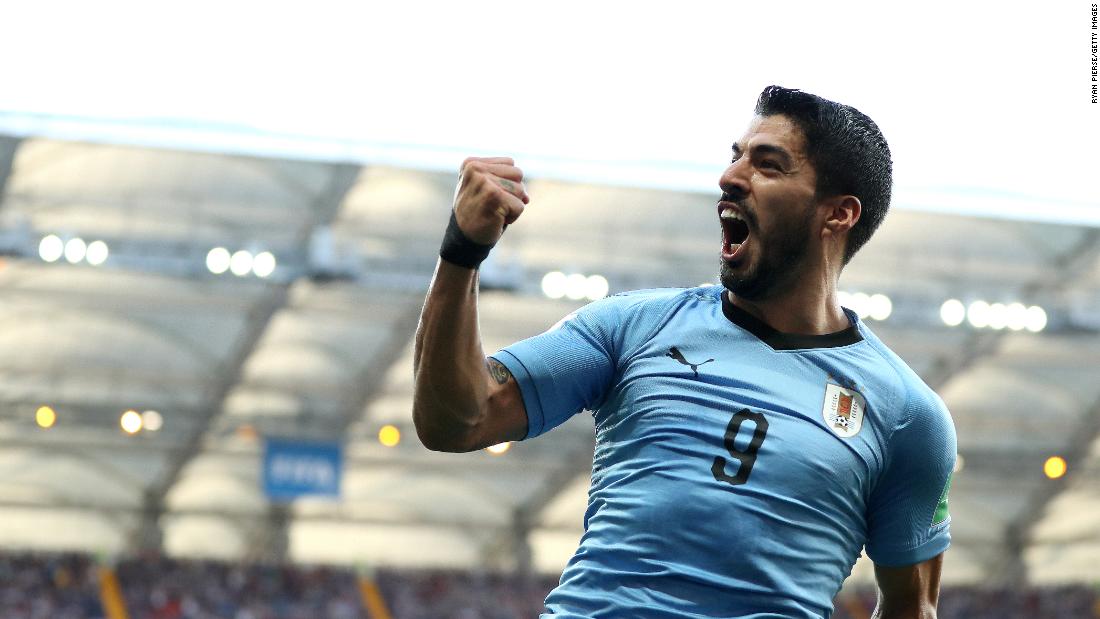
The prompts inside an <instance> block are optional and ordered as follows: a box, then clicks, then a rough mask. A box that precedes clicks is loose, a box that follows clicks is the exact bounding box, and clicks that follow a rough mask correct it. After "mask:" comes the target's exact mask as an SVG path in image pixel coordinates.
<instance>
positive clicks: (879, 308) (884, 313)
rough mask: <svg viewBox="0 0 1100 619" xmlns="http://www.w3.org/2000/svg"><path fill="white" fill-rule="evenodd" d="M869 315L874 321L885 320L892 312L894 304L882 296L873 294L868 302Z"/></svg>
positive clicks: (888, 298)
mask: <svg viewBox="0 0 1100 619" xmlns="http://www.w3.org/2000/svg"><path fill="white" fill-rule="evenodd" d="M868 304H869V306H870V307H869V310H868V311H869V313H870V315H871V318H873V319H875V320H886V319H887V318H889V317H890V314H892V313H893V311H894V303H893V302H892V301H891V300H890V297H888V296H886V295H884V294H873V295H871V299H870V301H869V303H868Z"/></svg>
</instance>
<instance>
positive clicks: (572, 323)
mask: <svg viewBox="0 0 1100 619" xmlns="http://www.w3.org/2000/svg"><path fill="white" fill-rule="evenodd" d="M619 301H620V300H619V299H618V298H617V297H609V298H606V299H602V300H600V301H596V302H594V303H590V304H588V305H586V306H585V307H582V308H581V309H579V310H577V311H576V312H573V313H572V314H569V315H568V316H566V317H565V318H563V319H562V320H561V321H559V322H558V324H556V325H554V326H553V327H551V328H550V329H549V330H548V331H546V332H545V333H543V334H541V335H536V336H535V337H532V338H528V339H526V340H522V341H520V342H517V343H515V344H512V345H511V346H508V347H506V348H504V349H502V350H500V351H498V352H496V353H494V354H492V355H490V356H491V357H493V358H494V359H496V360H497V361H500V362H501V363H503V364H504V366H505V367H507V368H508V371H510V372H511V373H512V375H513V376H515V378H516V382H517V383H519V388H520V392H521V394H522V395H523V405H524V407H525V408H526V409H527V436H526V438H534V437H536V436H538V435H540V434H543V433H545V432H548V431H549V430H551V429H553V428H555V427H557V426H559V425H561V424H562V423H564V422H565V421H566V420H567V419H569V418H570V417H572V416H573V415H575V414H577V413H578V412H580V411H582V410H584V409H589V410H594V409H595V408H597V407H598V406H599V404H600V403H601V402H602V401H603V399H604V397H605V396H606V394H607V391H608V389H609V388H610V386H611V381H612V377H613V376H614V374H615V369H616V365H617V362H618V355H619V346H618V344H619V343H620V342H619V341H618V337H617V333H616V331H617V328H618V326H619V325H620V324H621V320H620V314H621V311H622V308H621V307H620V305H621V303H620V302H619Z"/></svg>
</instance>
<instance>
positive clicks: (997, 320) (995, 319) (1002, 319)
mask: <svg viewBox="0 0 1100 619" xmlns="http://www.w3.org/2000/svg"><path fill="white" fill-rule="evenodd" d="M1007 326H1008V308H1007V307H1005V305H1004V303H994V304H993V305H990V306H989V328H990V329H996V330H998V331H1000V330H1001V329H1004V328H1005V327H1007Z"/></svg>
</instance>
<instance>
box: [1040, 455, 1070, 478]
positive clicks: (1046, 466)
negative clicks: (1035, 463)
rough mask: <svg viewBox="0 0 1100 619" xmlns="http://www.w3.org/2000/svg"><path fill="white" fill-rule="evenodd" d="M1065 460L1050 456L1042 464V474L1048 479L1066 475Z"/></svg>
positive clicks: (1060, 457)
mask: <svg viewBox="0 0 1100 619" xmlns="http://www.w3.org/2000/svg"><path fill="white" fill-rule="evenodd" d="M1066 468H1067V466H1066V459H1065V458H1063V457H1062V456H1051V457H1049V458H1047V460H1046V462H1044V463H1043V474H1045V475H1046V476H1047V477H1048V478H1050V479H1058V478H1059V477H1061V476H1063V475H1065V474H1066Z"/></svg>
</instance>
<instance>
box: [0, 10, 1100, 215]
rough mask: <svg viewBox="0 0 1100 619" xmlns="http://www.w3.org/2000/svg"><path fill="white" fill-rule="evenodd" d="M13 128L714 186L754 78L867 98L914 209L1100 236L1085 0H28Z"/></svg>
mask: <svg viewBox="0 0 1100 619" xmlns="http://www.w3.org/2000/svg"><path fill="white" fill-rule="evenodd" d="M4 21H5V26H6V28H5V36H4V37H3V38H0V54H3V57H4V58H5V59H6V62H5V63H4V67H5V75H4V82H3V84H4V86H3V87H2V88H0V132H5V133H14V134H20V135H47V136H54V137H61V138H68V139H89V140H103V141H121V142H133V143H139V144H146V145H161V146H169V147H182V148H196V149H203V150H228V151H232V152H244V153H256V154H264V155H275V156H292V157H315V158H321V159H334V158H335V159H352V160H357V161H364V162H368V163H384V164H395V165H403V166H412V167H418V168H427V169H443V170H452V169H455V168H456V167H457V165H458V163H459V162H460V161H461V160H462V158H463V157H464V156H465V155H466V154H509V155H513V156H515V157H516V159H517V161H518V163H519V164H520V165H521V166H522V167H523V168H524V169H525V170H526V171H527V172H528V173H529V174H530V175H534V176H544V177H556V178H563V179H568V180H578V181H592V182H607V183H615V184H625V185H639V186H649V187H661V188H671V189H678V190H692V191H715V190H716V182H717V177H718V174H719V173H720V171H721V170H722V168H723V166H724V164H725V161H726V160H727V158H728V156H729V146H730V144H731V142H732V141H733V140H734V139H736V138H737V137H738V136H739V135H740V134H741V132H742V131H743V130H744V128H745V126H746V125H747V122H748V120H749V118H750V116H751V108H752V104H753V102H754V100H755V97H756V95H757V94H758V93H759V91H760V90H761V88H763V87H764V86H766V85H768V84H772V83H776V84H781V85H784V86H790V87H797V88H802V89H805V90H808V91H810V92H814V93H816V94H820V95H822V96H825V97H828V98H833V99H837V100H840V101H842V102H845V103H850V104H852V105H854V106H856V107H858V108H860V109H861V110H863V111H864V112H866V113H868V114H869V115H870V116H871V117H872V118H874V119H875V120H876V121H877V122H878V123H879V125H880V126H881V127H882V129H883V131H884V133H885V135H886V137H887V139H888V140H889V141H890V144H891V147H892V149H893V152H894V159H895V174H896V192H895V204H896V205H897V206H900V207H903V208H905V207H911V208H920V209H923V210H941V211H945V212H953V213H978V214H987V215H991V216H1005V217H1012V218H1025V219H1041V220H1050V221H1070V222H1078V223H1089V224H1092V225H1100V208H1098V207H1100V199H1098V196H1100V190H1098V189H1097V182H1096V180H1095V179H1096V177H1097V173H1096V163H1097V161H1098V160H1100V156H1098V148H1100V104H1093V103H1091V85H1092V84H1093V82H1091V79H1092V78H1091V64H1090V60H1091V58H1092V52H1091V50H1090V34H1091V33H1092V32H1094V31H1092V30H1091V4H1090V3H1089V2H1083V1H1079V0H1067V1H1062V2H1052V3H1046V4H1044V5H1042V6H1041V7H1040V6H1039V5H1035V4H1028V5H1023V4H1021V5H1019V8H1014V7H1013V5H1011V4H1007V3H966V2H950V3H949V2H926V3H920V4H918V5H911V4H905V5H903V4H898V3H885V2H877V3H872V2H828V3H821V2H817V3H810V2H798V3H752V4H750V3H746V2H691V1H688V2H678V3H675V5H673V4H672V3H667V2H664V3H645V2H591V3H584V2H575V1H572V0H567V1H564V2H553V3H547V2H539V3H535V2H484V1H474V2H462V3H456V2H449V3H444V2H423V1H402V2H386V3H370V2H356V3H350V2H325V1H321V2H312V3H310V4H309V5H308V7H307V6H306V5H304V4H301V3H295V4H294V5H290V4H289V3H288V4H286V5H276V4H275V3H261V2H252V1H238V2H207V1H198V2H191V3H187V4H186V5H181V4H172V5H169V4H162V3H149V2H122V1H104V2H99V3H76V2H48V1H46V2H33V3H22V4H20V5H18V6H9V7H7V8H6V9H5V20H4Z"/></svg>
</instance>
